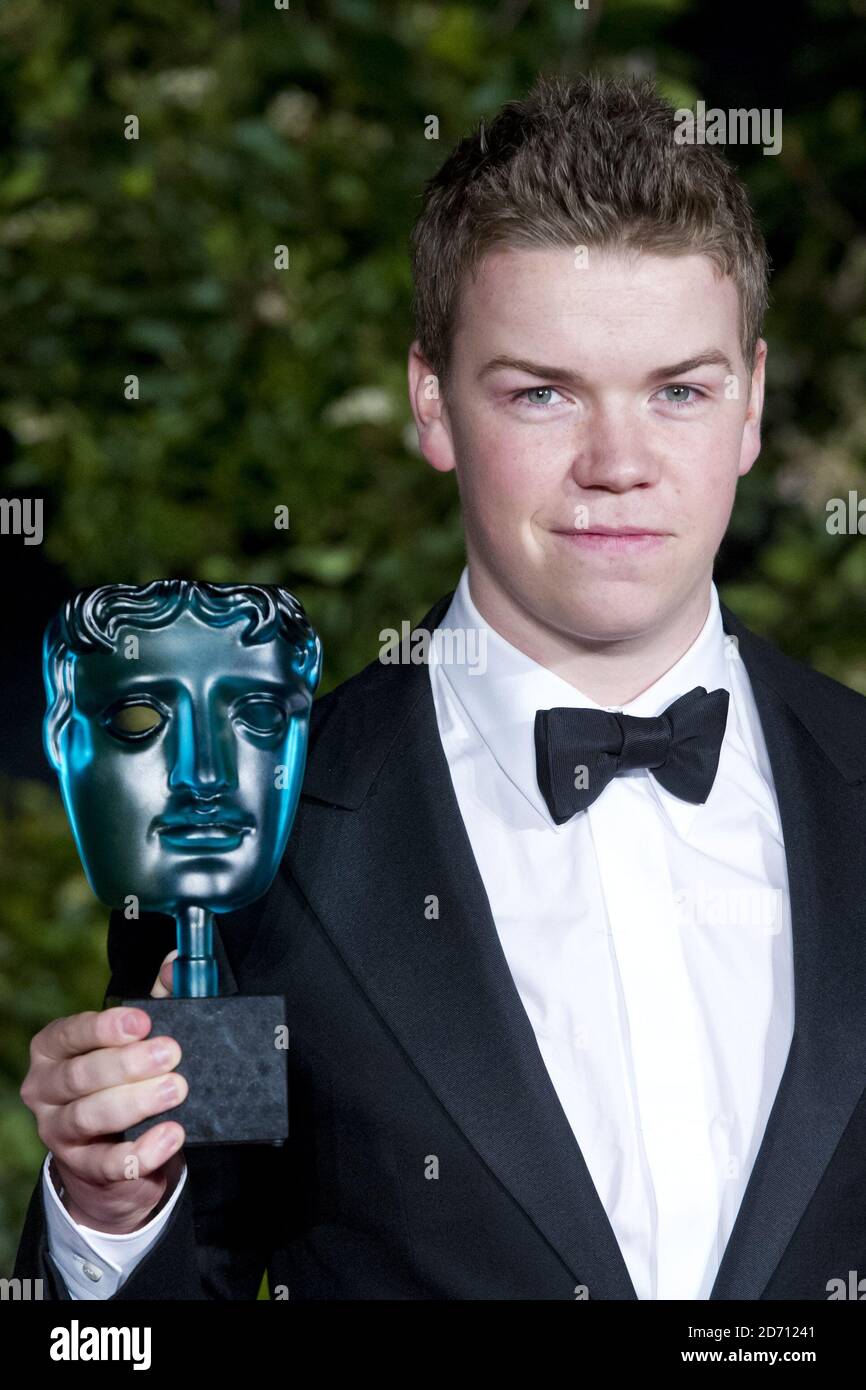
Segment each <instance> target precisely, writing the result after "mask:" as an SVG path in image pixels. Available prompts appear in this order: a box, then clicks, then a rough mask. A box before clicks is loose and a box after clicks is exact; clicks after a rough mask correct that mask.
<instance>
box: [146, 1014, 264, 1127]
mask: <svg viewBox="0 0 866 1390" xmlns="http://www.w3.org/2000/svg"><path fill="white" fill-rule="evenodd" d="M121 1002H122V1003H123V1004H124V1005H125V1006H127V1007H132V1008H136V1009H143V1010H144V1012H145V1013H146V1014H149V1015H150V1017H151V1018H152V1020H153V1024H152V1026H151V1030H150V1033H149V1034H148V1037H158V1036H160V1035H164V1036H166V1037H169V1038H174V1039H175V1041H176V1042H177V1043H178V1044H179V1046H180V1049H181V1059H180V1061H179V1062H178V1064H177V1066H176V1067H175V1068H174V1070H175V1071H176V1072H179V1073H180V1075H181V1076H183V1077H184V1079H185V1080H186V1083H187V1085H188V1087H189V1091H188V1093H187V1096H186V1099H185V1100H184V1101H182V1102H181V1104H180V1105H174V1106H171V1107H170V1108H169V1109H168V1110H164V1111H161V1112H160V1113H159V1114H158V1115H148V1116H147V1118H146V1119H144V1120H142V1121H140V1123H139V1124H136V1125H132V1126H131V1127H130V1128H129V1129H126V1130H124V1132H123V1135H122V1137H123V1138H124V1139H130V1140H134V1139H138V1138H139V1137H140V1135H142V1134H143V1133H144V1131H145V1130H146V1129H151V1128H152V1127H153V1126H154V1125H156V1124H159V1123H160V1121H162V1120H177V1121H178V1123H179V1124H182V1125H183V1127H184V1130H185V1131H186V1139H185V1141H184V1144H185V1146H187V1145H191V1144H276V1145H280V1144H284V1143H285V1141H286V1139H287V1137H288V1133H289V1098H288V1076H287V1067H286V1048H285V1046H283V1045H282V1041H283V1039H284V1038H285V1037H286V1036H287V1035H286V1030H285V1021H286V1018H285V1000H284V999H283V997H282V995H242V994H227V995H217V996H214V997H212V998H205V999H174V998H168V999H123V1000H122V1001H121Z"/></svg>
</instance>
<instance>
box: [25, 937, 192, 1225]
mask: <svg viewBox="0 0 866 1390" xmlns="http://www.w3.org/2000/svg"><path fill="white" fill-rule="evenodd" d="M176 955H177V951H172V952H170V954H169V955H167V956H166V958H165V960H164V961H163V963H162V965H161V966H160V969H159V974H158V975H157V977H156V979H155V981H154V984H153V988H152V989H151V991H150V993H151V997H152V998H154V999H165V998H166V997H168V996H169V995H170V994H171V974H172V965H171V962H172V961H173V960H174V959H175V957H176ZM150 1026H151V1021H150V1018H149V1017H148V1015H147V1014H146V1013H145V1012H144V1011H143V1010H142V1009H135V1008H130V1007H128V1006H126V1007H123V1006H121V1007H117V1008H112V1009H103V1010H102V1012H100V1013H97V1012H96V1011H94V1010H88V1011H87V1012H86V1013H80V1014H71V1015H70V1016H69V1017H67V1018H58V1019H55V1020H54V1022H53V1023H48V1024H46V1026H45V1027H44V1028H43V1029H42V1030H41V1031H40V1032H39V1033H37V1034H36V1036H35V1037H34V1038H33V1041H32V1042H31V1044H30V1068H29V1070H28V1072H27V1075H26V1076H25V1078H24V1081H23V1082H22V1084H21V1092H20V1094H21V1099H22V1100H23V1101H24V1104H25V1105H26V1106H27V1107H28V1109H30V1110H32V1111H33V1114H34V1115H35V1116H36V1122H37V1129H38V1131H39V1137H40V1139H41V1140H42V1142H43V1144H44V1145H45V1147H46V1148H47V1149H50V1150H51V1152H52V1154H53V1155H54V1157H53V1161H52V1165H51V1169H52V1173H53V1175H54V1176H55V1186H58V1182H59V1184H60V1187H58V1191H60V1188H61V1187H62V1189H63V1191H62V1192H61V1198H62V1201H63V1204H64V1206H65V1207H66V1209H67V1211H68V1212H69V1214H70V1216H71V1217H72V1218H73V1220H74V1221H77V1222H78V1223H79V1224H80V1225H84V1226H89V1227H91V1228H92V1229H93V1230H97V1231H103V1232H106V1233H108V1234H113V1235H122V1234H127V1233H128V1232H130V1231H136V1230H138V1229H139V1227H141V1226H143V1225H145V1224H146V1222H147V1221H149V1220H150V1218H151V1216H153V1214H154V1211H155V1210H156V1208H157V1207H158V1206H159V1205H160V1204H161V1203H162V1202H163V1201H164V1199H165V1198H167V1197H168V1196H170V1195H171V1193H172V1192H173V1191H174V1188H175V1186H176V1184H177V1181H178V1179H179V1178H180V1176H181V1174H182V1172H183V1154H182V1152H181V1148H182V1145H183V1142H184V1139H185V1137H186V1135H185V1133H184V1129H183V1126H182V1125H181V1124H179V1123H178V1122H177V1121H175V1120H166V1121H164V1122H163V1123H161V1124H158V1125H154V1126H153V1127H152V1128H151V1129H148V1130H146V1131H145V1133H144V1134H142V1135H141V1136H140V1137H139V1138H138V1139H136V1140H135V1141H134V1142H132V1141H127V1140H121V1141H119V1142H118V1140H117V1135H118V1134H119V1133H122V1131H123V1130H125V1129H127V1128H128V1127H129V1126H130V1125H134V1124H137V1123H138V1122H139V1121H140V1120H144V1119H146V1118H147V1116H148V1115H157V1114H159V1113H160V1111H163V1110H166V1109H168V1108H169V1107H170V1106H172V1105H179V1104H180V1102H181V1101H182V1100H185V1099H186V1095H187V1091H188V1087H187V1083H186V1081H185V1080H184V1078H183V1077H182V1076H181V1075H179V1073H177V1072H175V1071H174V1070H173V1069H174V1068H175V1067H176V1066H177V1064H178V1062H179V1061H180V1055H181V1050H180V1046H179V1044H178V1043H177V1042H176V1041H175V1040H174V1039H173V1038H169V1037H164V1036H159V1037H156V1038H148V1036H147V1034H148V1032H149V1030H150ZM159 1048H161V1049H162V1050H163V1052H164V1056H159V1057H158V1056H155V1055H154V1052H155V1050H156V1049H159ZM169 1086H170V1087H171V1088H172V1095H171V1096H169V1095H168V1094H163V1092H162V1088H163V1087H169Z"/></svg>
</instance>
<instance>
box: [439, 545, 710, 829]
mask: <svg viewBox="0 0 866 1390" xmlns="http://www.w3.org/2000/svg"><path fill="white" fill-rule="evenodd" d="M439 628H440V629H442V630H444V631H453V632H458V633H466V634H468V633H469V632H472V638H473V640H470V639H469V638H468V636H467V637H466V638H464V640H463V641H462V642H459V641H452V642H450V643H448V642H444V643H441V644H440V643H439V642H437V641H435V640H434V641H433V642H432V643H431V644H430V657H429V660H430V665H431V666H433V665H435V666H436V667H437V668H438V669H439V671H440V673H441V675H442V677H443V678H444V679H445V680H446V681H447V682H448V685H449V686H450V687H451V690H452V691H453V693H454V695H455V697H456V698H457V700H458V701H459V703H460V705H461V706H462V708H463V711H464V713H465V715H466V717H467V718H468V719H469V720H470V721H471V723H472V725H473V726H474V728H475V729H476V731H477V733H478V736H479V737H480V738H481V739H482V740H483V741H484V743H485V744H486V745H487V747H488V748H489V750H490V752H491V753H492V755H493V757H494V758H495V759H496V762H497V763H498V764H499V766H500V768H501V769H502V771H503V772H504V773H505V775H506V777H508V778H509V780H510V781H511V782H512V783H513V784H514V786H515V787H516V788H517V790H518V791H519V792H520V793H521V794H522V795H523V796H524V797H525V798H526V800H527V801H528V802H529V803H530V805H531V806H533V807H534V809H535V810H536V811H537V813H538V815H539V816H540V817H541V818H542V820H543V821H544V823H545V825H547V826H549V827H550V828H551V829H552V830H554V831H557V832H561V831H563V830H565V829H566V828H567V827H568V826H569V825H571V824H572V821H566V822H565V824H563V825H557V824H556V822H555V821H554V820H553V819H552V817H551V815H550V812H549V810H548V807H547V803H546V802H545V800H544V797H543V796H542V794H541V790H540V788H539V786H538V780H537V777H536V771H535V736H534V728H535V714H536V711H537V710H539V709H553V708H555V707H556V706H568V707H583V708H589V709H613V710H616V711H617V712H622V713H624V714H634V715H640V716H644V717H646V716H653V715H656V714H660V713H661V711H662V710H663V709H666V708H667V706H668V705H669V704H671V703H672V702H673V701H674V700H676V699H678V698H679V697H680V696H681V695H685V694H686V693H687V692H688V691H689V690H693V689H694V687H695V686H696V685H702V686H703V687H704V688H705V689H706V690H718V689H720V688H723V689H725V690H728V691H730V690H731V688H732V687H731V675H730V668H731V661H730V656H731V652H730V648H729V642H730V641H731V639H729V638H728V637H727V636H726V634H725V631H724V627H723V624H722V614H721V609H720V607H719V596H718V593H717V591H716V586H715V584H714V583H712V582H711V584H710V606H709V612H708V613H707V617H706V620H705V622H704V625H703V627H702V628H701V630H700V632H699V633H698V635H697V637H696V638H695V640H694V642H693V643H692V645H691V646H690V647H689V649H688V651H686V652H684V653H683V655H682V656H681V657H680V658H679V660H678V661H677V662H676V663H675V664H674V665H673V666H672V667H671V668H670V669H669V670H668V671H665V672H664V674H663V675H661V676H659V678H658V680H657V681H654V682H653V684H652V685H651V686H649V687H648V688H647V689H646V690H644V691H642V692H641V694H640V695H637V696H636V697H635V698H634V699H633V700H630V701H629V702H628V703H627V704H625V705H607V706H605V705H599V704H597V703H596V702H595V701H594V700H591V699H590V698H589V696H588V695H584V694H583V693H582V692H581V691H580V690H577V689H576V688H575V687H574V686H573V685H570V684H569V682H568V681H566V680H564V679H563V678H562V677H561V676H558V675H556V674H555V672H553V671H550V670H548V668H547V667H546V666H541V665H540V664H539V663H538V662H537V661H533V659H532V658H531V657H529V656H527V655H526V653H525V652H522V651H520V649H519V648H518V647H514V646H512V644H511V643H510V642H507V641H506V640H505V638H504V637H503V636H502V635H501V634H500V633H498V632H497V631H496V630H495V628H493V627H491V626H490V625H489V624H488V623H487V622H486V621H485V619H484V618H483V617H482V616H481V614H480V613H479V611H478V609H477V608H476V606H475V604H474V602H473V600H472V596H471V594H470V592H469V569H468V566H464V569H463V572H462V574H461V576H460V581H459V583H458V585H457V588H456V590H455V592H454V596H453V598H452V600H451V603H450V605H449V607H448V610H447V612H446V613H445V614H444V616H443V617H442V619H441V620H440V623H439ZM470 651H471V652H473V653H475V654H476V657H477V658H480V659H477V660H475V661H473V662H471V663H470V662H469V661H467V660H465V659H462V660H456V659H452V658H453V656H454V654H455V653H458V652H464V653H465V652H470ZM729 717H730V713H729ZM648 778H649V782H650V785H651V787H652V790H653V792H654V793H655V795H656V797H657V799H658V801H659V803H660V805H661V806H662V808H663V810H664V811H665V812H666V814H667V815H668V817H669V819H670V820H671V822H672V823H673V825H674V827H675V828H676V829H677V830H678V831H679V832H680V833H681V834H682V835H686V834H688V831H689V829H690V827H691V825H692V822H693V820H694V818H695V816H696V814H697V812H698V811H699V810H700V804H696V803H693V802H688V801H683V800H681V799H680V798H679V797H676V796H674V795H673V794H672V793H670V792H667V791H665V789H664V787H662V785H661V783H659V782H658V781H657V780H656V779H655V777H653V776H652V775H651V774H648ZM602 795H604V793H603V792H602ZM591 811H592V807H591V806H590V808H589V813H591ZM572 820H573V818H572Z"/></svg>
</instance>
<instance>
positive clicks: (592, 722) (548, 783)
mask: <svg viewBox="0 0 866 1390" xmlns="http://www.w3.org/2000/svg"><path fill="white" fill-rule="evenodd" d="M729 698H730V697H729V694H728V691H727V690H711V691H710V692H709V694H708V693H707V691H706V690H705V689H704V687H703V686H702V685H697V686H695V688H694V690H690V691H689V693H688V694H687V695H683V696H681V697H680V699H679V700H674V702H673V704H672V705H668V707H667V709H666V710H664V711H663V712H662V713H661V714H657V715H656V716H655V717H654V718H653V719H641V718H639V717H638V716H637V715H634V714H612V713H609V712H608V711H607V710H603V709H571V708H568V707H564V708H561V709H540V710H538V712H537V714H536V716H535V766H536V775H537V777H538V785H539V787H540V788H541V791H542V794H543V796H544V799H545V801H546V802H547V805H548V807H549V809H550V814H551V816H552V817H553V819H554V820H555V822H556V824H557V825H563V824H564V823H565V821H567V820H570V819H571V817H572V816H573V815H574V814H575V812H576V811H585V810H586V808H587V806H591V805H592V803H593V801H595V799H596V797H597V796H600V795H601V793H602V792H603V791H604V789H605V787H606V786H607V784H608V782H609V781H610V779H611V778H612V777H616V775H617V773H619V772H627V771H629V769H631V768H636V767H645V768H649V770H650V772H651V773H652V774H653V776H654V777H655V778H656V779H657V781H659V782H661V784H662V786H663V787H664V788H665V790H666V791H669V792H673V794H674V796H678V797H681V799H682V800H683V801H694V802H699V801H706V799H707V797H708V796H709V794H710V789H711V788H712V785H713V780H714V778H715V775H716V770H717V768H718V766H719V754H720V753H721V749H722V739H723V738H724V734H725V724H726V723H727V718H728V700H729ZM584 769H586V771H585V772H584ZM575 782H576V783H577V785H576V786H575Z"/></svg>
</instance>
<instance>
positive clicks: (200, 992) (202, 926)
mask: <svg viewBox="0 0 866 1390" xmlns="http://www.w3.org/2000/svg"><path fill="white" fill-rule="evenodd" d="M175 922H176V923H177V959H176V960H175V962H174V967H173V969H172V994H173V997H174V998H175V999H212V998H214V997H215V996H216V995H218V994H219V975H218V972H217V963H216V961H215V960H214V954H213V913H212V912H211V911H209V909H208V908H206V907H191V906H190V907H181V908H179V909H178V911H177V912H176V914H175Z"/></svg>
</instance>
